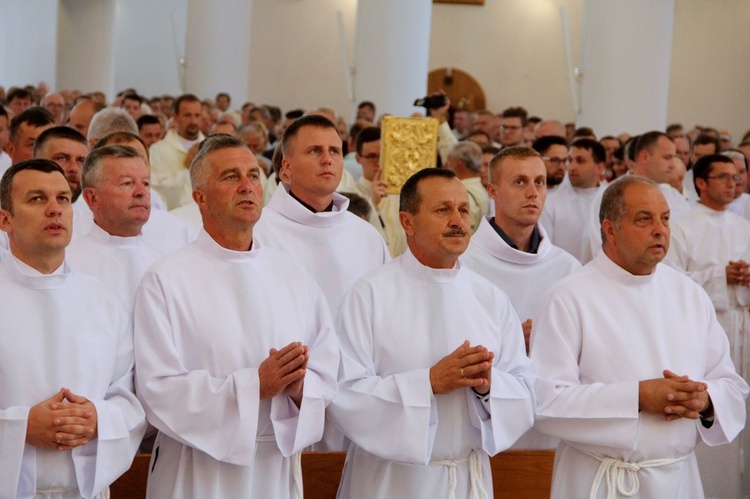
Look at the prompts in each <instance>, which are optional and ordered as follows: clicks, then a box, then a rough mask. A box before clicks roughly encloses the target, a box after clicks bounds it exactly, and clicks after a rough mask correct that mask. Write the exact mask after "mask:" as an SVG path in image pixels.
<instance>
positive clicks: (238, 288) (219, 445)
mask: <svg viewBox="0 0 750 499" xmlns="http://www.w3.org/2000/svg"><path fill="white" fill-rule="evenodd" d="M294 341H299V342H302V343H303V344H306V345H308V346H309V347H310V350H309V355H310V359H309V362H308V364H307V374H306V375H305V382H304V392H303V401H302V405H301V407H300V408H297V406H296V405H295V404H294V403H293V402H292V400H291V399H290V398H289V397H288V396H287V395H285V394H284V393H281V394H279V395H277V396H276V397H273V398H272V399H265V400H260V382H259V378H258V367H259V366H260V365H261V363H262V362H263V361H264V360H265V359H266V358H267V357H268V351H269V349H271V348H275V349H277V350H278V349H281V348H283V347H285V346H287V345H288V344H289V343H291V342H294ZM135 356H136V363H137V365H138V369H137V374H136V382H137V383H136V384H137V391H138V396H139V398H140V399H141V400H142V402H143V405H144V408H145V409H146V415H147V417H148V420H149V422H150V423H151V424H153V425H154V426H155V427H156V428H157V429H158V430H159V434H158V436H157V437H156V442H155V444H154V451H153V453H152V458H151V464H150V469H151V470H153V471H151V473H150V475H149V481H148V496H149V497H154V498H160V499H161V498H165V497H172V498H175V499H177V498H180V499H182V498H190V497H193V498H201V499H204V498H228V497H253V498H255V497H259V498H262V497H268V498H281V499H283V498H287V497H295V494H296V490H297V487H298V484H297V482H295V480H294V478H293V474H294V473H293V471H294V470H295V469H297V468H296V467H295V465H294V463H295V462H297V463H298V461H296V460H295V459H293V458H292V456H294V455H295V453H297V452H299V451H300V450H301V449H303V448H304V447H306V446H309V445H311V444H312V443H314V442H317V441H318V440H320V438H321V436H322V435H323V422H324V419H325V408H326V406H327V405H328V403H329V402H330V400H331V399H332V398H333V396H334V395H335V393H336V390H337V384H336V373H337V370H338V365H339V351H338V341H337V339H336V335H335V332H334V330H333V325H332V320H331V316H330V312H329V310H328V307H327V305H326V301H325V297H324V296H323V293H322V292H321V290H320V288H319V287H318V286H317V284H316V283H315V281H314V280H313V279H312V278H311V277H310V276H309V275H308V274H307V272H306V271H305V270H304V269H303V268H302V267H300V266H299V265H298V264H296V263H295V262H293V261H292V260H291V259H290V258H289V257H288V256H286V255H284V254H282V253H280V252H278V251H275V250H273V249H271V248H267V247H261V246H260V245H259V244H258V243H257V241H254V242H253V249H252V250H251V251H239V252H238V251H231V250H228V249H225V248H223V247H221V246H219V245H218V244H217V243H216V242H215V241H214V240H213V239H212V238H211V237H210V236H209V235H208V234H207V233H205V232H202V233H201V234H200V235H199V237H198V240H197V241H196V242H195V243H194V244H191V245H190V246H188V247H186V248H184V249H183V250H181V251H179V252H177V253H174V254H172V255H168V256H167V257H165V258H164V259H162V260H160V261H159V262H157V263H156V264H155V265H154V266H153V267H152V268H151V269H150V270H149V271H148V272H147V273H146V275H145V276H144V278H143V280H142V283H141V287H140V288H139V290H138V294H137V295H136V303H135ZM300 480H301V475H300Z"/></svg>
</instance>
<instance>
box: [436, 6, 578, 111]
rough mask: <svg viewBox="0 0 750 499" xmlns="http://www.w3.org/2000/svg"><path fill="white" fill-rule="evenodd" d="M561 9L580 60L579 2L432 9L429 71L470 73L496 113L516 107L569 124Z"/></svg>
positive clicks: (569, 97)
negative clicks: (461, 71)
mask: <svg viewBox="0 0 750 499" xmlns="http://www.w3.org/2000/svg"><path fill="white" fill-rule="evenodd" d="M560 6H566V7H567V9H568V17H569V19H570V35H571V44H572V52H573V57H574V61H580V39H581V37H580V32H581V13H582V0H486V1H485V4H484V6H465V5H449V4H435V5H434V6H433V11H432V42H431V46H430V70H433V69H437V68H441V67H453V68H456V69H461V70H463V71H466V72H468V73H470V74H471V75H472V76H474V78H476V79H477V81H478V82H479V84H480V85H481V86H482V88H483V89H484V92H485V98H486V102H487V108H488V109H491V110H493V111H495V112H500V111H502V110H503V109H505V108H506V107H509V106H517V105H521V106H523V107H525V108H526V109H527V110H528V111H529V113H530V114H532V115H540V116H542V117H550V118H552V117H554V118H557V119H560V120H562V121H571V120H573V118H574V116H575V113H574V109H573V103H572V99H571V95H570V87H569V85H568V76H567V66H566V62H565V51H564V48H563V35H562V24H561V22H560ZM576 63H578V62H576Z"/></svg>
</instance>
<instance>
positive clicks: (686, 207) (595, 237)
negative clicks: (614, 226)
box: [545, 184, 692, 258]
mask: <svg viewBox="0 0 750 499" xmlns="http://www.w3.org/2000/svg"><path fill="white" fill-rule="evenodd" d="M657 187H658V188H659V191H660V192H661V193H662V194H663V195H664V199H666V201H667V205H668V206H669V215H670V216H669V220H670V222H671V223H675V222H676V221H677V220H679V219H680V218H682V217H684V216H685V215H687V214H688V212H690V210H691V208H692V206H691V205H690V203H689V202H688V200H687V199H685V197H684V196H683V195H682V194H680V191H678V190H677V189H675V188H674V187H672V186H671V185H669V184H657ZM605 190H606V189H605ZM603 194H604V191H602V192H601V193H599V194H597V196H596V199H594V203H593V204H592V205H591V212H590V213H589V223H588V226H587V229H586V230H587V231H588V240H589V249H590V251H591V255H592V258H593V257H595V256H596V255H598V254H599V253H600V252H601V251H602V232H601V223H600V222H599V208H600V207H601V204H602V195H603ZM545 210H546V207H545ZM553 242H554V240H553Z"/></svg>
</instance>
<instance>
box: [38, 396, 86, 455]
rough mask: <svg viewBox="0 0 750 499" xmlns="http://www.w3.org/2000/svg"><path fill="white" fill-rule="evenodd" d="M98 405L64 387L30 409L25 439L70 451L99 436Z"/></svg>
mask: <svg viewBox="0 0 750 499" xmlns="http://www.w3.org/2000/svg"><path fill="white" fill-rule="evenodd" d="M96 434H97V416H96V407H94V404H93V403H91V401H89V400H88V399H86V398H85V397H81V396H80V395H76V394H75V393H73V392H71V391H70V390H68V389H67V388H61V389H60V391H59V392H57V393H56V394H54V395H53V396H52V397H50V398H48V399H47V400H43V401H41V402H39V403H38V404H36V405H35V406H33V407H32V408H31V409H29V415H28V421H27V424H26V443H28V444H30V445H33V446H36V447H48V448H51V449H57V450H59V451H68V450H71V449H73V448H75V447H78V446H79V445H86V444H87V443H88V442H89V441H90V440H92V439H94V438H96Z"/></svg>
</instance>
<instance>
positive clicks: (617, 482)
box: [578, 449, 690, 499]
mask: <svg viewBox="0 0 750 499" xmlns="http://www.w3.org/2000/svg"><path fill="white" fill-rule="evenodd" d="M578 450H580V449H578ZM581 452H583V453H584V454H586V455H588V456H591V457H593V458H594V459H596V460H597V461H599V462H601V464H600V465H599V469H598V470H597V471H596V476H595V477H594V483H592V484H591V492H590V493H589V499H596V495H597V493H598V492H599V488H600V487H601V484H602V480H603V479H604V477H605V476H606V478H607V499H617V496H618V495H623V496H625V497H633V496H634V495H636V494H637V493H638V490H639V489H640V488H641V481H640V480H639V479H638V472H639V471H640V470H642V469H644V468H658V467H660V466H668V465H670V464H674V463H679V462H680V461H685V460H686V459H687V458H689V457H690V454H687V455H684V456H682V457H676V458H664V459H647V460H645V461H638V462H636V463H629V462H627V461H623V460H621V459H615V458H612V457H599V456H597V455H595V454H591V453H590V452H586V451H581ZM626 475H627V477H628V479H629V481H630V488H629V489H627V490H626V489H625V476H626Z"/></svg>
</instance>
